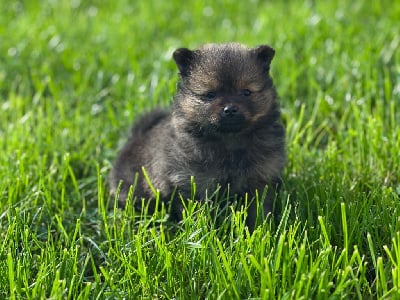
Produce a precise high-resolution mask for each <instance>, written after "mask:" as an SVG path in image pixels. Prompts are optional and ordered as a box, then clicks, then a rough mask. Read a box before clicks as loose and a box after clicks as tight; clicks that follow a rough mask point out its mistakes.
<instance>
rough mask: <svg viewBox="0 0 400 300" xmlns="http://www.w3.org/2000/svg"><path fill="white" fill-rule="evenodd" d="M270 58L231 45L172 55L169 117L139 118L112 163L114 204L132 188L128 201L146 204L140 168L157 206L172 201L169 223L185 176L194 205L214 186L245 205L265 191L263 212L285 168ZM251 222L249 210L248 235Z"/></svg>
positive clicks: (185, 191) (262, 51) (184, 194)
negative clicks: (174, 80) (174, 75)
mask: <svg viewBox="0 0 400 300" xmlns="http://www.w3.org/2000/svg"><path fill="white" fill-rule="evenodd" d="M274 54H275V51H274V49H272V48H271V47H270V46H267V45H262V46H258V47H256V48H248V47H245V46H243V45H240V44H237V43H228V44H207V45H204V46H202V47H200V48H198V49H196V50H189V49H186V48H181V49H177V50H176V51H175V52H174V54H173V57H174V60H175V62H176V65H177V67H178V69H179V75H180V78H179V82H178V87H177V92H176V95H175V98H174V101H173V105H172V107H171V109H170V110H155V111H153V112H150V113H148V114H147V115H145V116H144V117H142V119H140V120H139V121H138V122H137V123H136V124H135V125H134V127H133V129H132V133H131V136H130V138H129V140H128V142H127V143H126V144H125V146H124V147H123V148H122V150H121V152H120V153H119V155H118V157H117V159H116V161H115V164H114V167H113V170H112V174H111V177H110V185H111V190H112V192H113V193H115V192H116V190H117V188H118V187H119V188H120V190H119V203H120V204H121V205H122V206H123V205H124V203H125V201H126V198H127V196H128V192H129V189H130V187H131V185H133V184H134V182H135V184H134V185H135V186H134V190H133V195H134V197H136V198H137V199H141V198H145V199H146V200H148V201H151V199H152V198H154V196H155V195H154V193H153V192H152V189H151V188H150V186H149V184H148V183H147V181H146V179H145V176H144V174H143V173H142V167H144V169H145V171H146V173H147V174H148V177H149V178H150V179H151V182H152V185H153V186H154V187H155V188H156V189H158V190H159V191H160V196H161V199H162V200H163V201H172V202H171V203H170V204H171V208H172V210H171V215H172V216H173V217H174V218H175V219H178V220H179V219H180V216H181V212H182V199H188V198H190V197H191V195H192V190H191V186H192V185H191V176H193V178H194V181H195V183H196V195H195V197H196V199H199V200H203V199H204V198H205V196H206V192H207V191H208V192H209V193H212V192H213V191H215V189H216V188H217V187H218V186H219V187H221V188H222V189H227V188H228V186H229V193H230V194H236V195H237V196H239V197H244V196H245V195H246V193H247V194H248V195H249V199H250V198H251V197H253V196H254V195H255V193H256V191H258V192H259V193H262V191H263V190H264V188H265V187H266V186H268V192H267V197H266V199H265V201H264V203H262V204H261V207H262V210H263V213H264V214H266V213H268V212H270V211H271V207H272V201H273V198H274V195H275V190H276V187H277V185H278V184H279V182H280V180H281V176H282V172H283V169H284V166H285V162H286V155H285V129H284V127H283V125H281V124H280V110H279V105H278V102H277V94H276V91H275V88H274V86H273V82H272V79H271V77H270V75H269V73H270V72H269V71H270V64H271V61H272V59H273V57H274ZM136 176H138V177H136ZM137 203H139V204H140V203H141V201H137ZM150 208H154V207H153V206H152V205H150ZM256 216H257V204H256V203H254V202H253V203H252V204H251V205H250V206H249V208H248V217H247V225H248V226H249V227H250V228H251V229H253V228H254V225H255V220H256Z"/></svg>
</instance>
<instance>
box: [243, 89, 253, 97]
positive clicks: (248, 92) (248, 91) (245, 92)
mask: <svg viewBox="0 0 400 300" xmlns="http://www.w3.org/2000/svg"><path fill="white" fill-rule="evenodd" d="M242 94H243V96H250V95H251V91H250V90H248V89H244V90H243V91H242Z"/></svg>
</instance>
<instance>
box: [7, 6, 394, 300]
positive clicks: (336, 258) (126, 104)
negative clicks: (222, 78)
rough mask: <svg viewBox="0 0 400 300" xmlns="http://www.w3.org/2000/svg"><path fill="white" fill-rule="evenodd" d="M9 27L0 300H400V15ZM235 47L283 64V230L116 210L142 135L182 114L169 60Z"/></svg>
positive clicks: (54, 19) (114, 10)
mask: <svg viewBox="0 0 400 300" xmlns="http://www.w3.org/2000/svg"><path fill="white" fill-rule="evenodd" d="M0 16H1V17H0V53H1V55H0V147H1V148H0V151H1V155H0V238H1V241H2V242H1V244H0V273H1V275H0V299H43V298H51V299H123V298H125V299H137V298H147V299H149V298H151V299H172V298H176V299H205V298H208V299H249V298H251V299H339V298H344V299H370V298H373V299H374V298H376V299H389V298H392V299H395V298H398V297H400V201H399V200H400V150H399V149H400V126H399V123H400V108H399V107H400V31H399V20H400V2H398V1H397V2H396V1H372V2H371V1H366V0H354V1H344V0H335V1H311V0H310V1H261V0H260V1H259V0H249V1H230V0H222V1H214V2H209V3H208V4H206V3H204V2H203V1H187V2H180V1H176V0H171V1H157V0H148V1H128V0H116V1H111V0H110V1H100V0H92V1H80V0H72V1H67V0H60V1H53V0H44V1H34V0H32V1H1V2H0ZM227 41H238V42H241V43H244V44H246V45H249V46H256V45H259V44H264V43H267V44H270V45H271V46H273V47H274V48H275V50H276V56H275V58H274V60H273V63H272V66H271V73H272V77H273V78H274V82H275V85H276V87H277V90H278V93H279V98H280V103H281V107H282V119H283V123H284V124H285V126H286V129H287V151H288V164H287V167H286V170H285V174H284V184H283V188H282V190H281V193H280V194H279V196H278V197H277V199H276V201H275V205H274V217H269V218H267V219H266V220H265V221H264V222H263V224H262V225H261V226H260V227H258V229H257V230H255V231H254V232H253V233H250V232H248V230H247V229H246V228H245V225H244V219H245V215H246V211H245V209H244V208H243V206H241V205H238V207H236V209H233V207H228V208H226V209H225V210H222V211H216V208H215V207H212V205H209V204H204V203H203V204H199V203H197V202H191V203H190V205H189V207H188V208H187V211H186V214H185V218H184V220H183V221H182V222H181V223H180V224H172V223H171V222H169V221H168V220H167V218H166V215H165V212H164V211H160V212H157V213H155V214H154V215H147V214H146V213H145V212H135V211H134V210H133V209H132V207H131V206H130V205H128V206H127V207H126V208H125V209H123V210H122V209H118V208H116V207H112V206H110V205H109V203H110V200H111V199H110V196H109V189H108V185H107V177H108V174H109V172H110V168H111V166H112V163H113V160H114V159H115V157H116V154H117V150H118V149H119V148H120V147H121V146H122V145H123V143H124V142H125V140H126V138H127V134H128V132H129V129H130V126H131V124H132V121H134V120H135V119H136V118H137V117H138V116H139V115H140V114H141V113H142V112H145V111H148V110H150V109H151V108H153V107H156V106H167V105H168V104H169V103H171V101H172V98H173V95H174V91H175V86H176V82H177V79H178V75H177V68H176V66H175V64H174V62H173V60H172V57H171V55H172V52H173V50H174V49H176V48H179V47H190V48H194V47H197V46H199V45H201V44H204V43H207V42H227ZM259 197H260V198H262V197H263V195H259ZM221 201H223V199H221ZM215 212H217V213H215ZM219 214H220V215H221V217H219V218H218V219H219V220H218V221H217V220H216V219H217V217H216V216H218V215H219ZM223 216H225V219H223V218H222V217H223ZM221 218H222V219H223V220H224V221H223V222H221ZM218 224H219V226H217V225H218Z"/></svg>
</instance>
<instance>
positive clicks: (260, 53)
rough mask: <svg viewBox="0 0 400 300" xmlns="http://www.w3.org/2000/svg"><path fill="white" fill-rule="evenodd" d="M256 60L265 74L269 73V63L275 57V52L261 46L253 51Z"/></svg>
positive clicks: (265, 46) (268, 47)
mask: <svg viewBox="0 0 400 300" xmlns="http://www.w3.org/2000/svg"><path fill="white" fill-rule="evenodd" d="M253 51H254V53H255V55H256V56H257V59H258V60H259V62H260V63H261V65H262V66H263V68H264V70H265V71H266V72H268V71H269V67H270V65H271V61H272V59H273V58H274V56H275V50H274V49H273V48H272V47H270V46H268V45H261V46H258V47H256V48H254V49H253Z"/></svg>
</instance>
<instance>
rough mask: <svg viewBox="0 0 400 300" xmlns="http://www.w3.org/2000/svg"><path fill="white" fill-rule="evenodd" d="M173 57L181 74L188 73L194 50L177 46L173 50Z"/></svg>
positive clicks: (185, 74)
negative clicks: (177, 47)
mask: <svg viewBox="0 0 400 300" xmlns="http://www.w3.org/2000/svg"><path fill="white" fill-rule="evenodd" d="M173 57H174V60H175V63H176V65H177V66H178V69H179V73H180V74H181V76H187V75H189V73H190V69H191V66H192V64H193V60H194V52H193V51H191V50H189V49H187V48H179V49H176V50H175V51H174V54H173Z"/></svg>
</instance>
